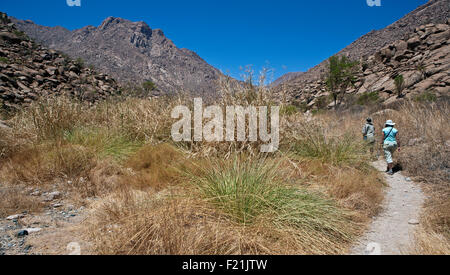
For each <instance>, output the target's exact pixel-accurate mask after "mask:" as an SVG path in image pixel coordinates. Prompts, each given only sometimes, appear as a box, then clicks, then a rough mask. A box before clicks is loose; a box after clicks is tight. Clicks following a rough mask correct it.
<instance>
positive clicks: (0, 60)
mask: <svg viewBox="0 0 450 275" xmlns="http://www.w3.org/2000/svg"><path fill="white" fill-rule="evenodd" d="M0 63H5V64H8V63H9V60H8V58H6V57H0Z"/></svg>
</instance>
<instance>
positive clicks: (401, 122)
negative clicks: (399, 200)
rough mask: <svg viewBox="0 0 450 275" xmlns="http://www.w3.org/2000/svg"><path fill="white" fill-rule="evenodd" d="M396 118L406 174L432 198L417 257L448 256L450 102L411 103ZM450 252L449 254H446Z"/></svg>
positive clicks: (423, 219)
mask: <svg viewBox="0 0 450 275" xmlns="http://www.w3.org/2000/svg"><path fill="white" fill-rule="evenodd" d="M398 112H399V115H398V117H396V118H395V119H396V121H397V122H398V128H399V129H400V134H401V140H402V141H403V145H404V147H403V150H402V152H401V153H400V154H399V155H398V157H399V162H400V163H401V165H402V168H403V169H404V170H406V172H407V173H408V174H409V175H411V176H413V177H414V178H415V179H416V180H417V181H421V182H423V183H424V187H425V188H424V190H425V191H426V192H427V193H428V194H429V198H428V200H427V201H426V203H425V209H424V213H423V215H422V224H423V227H422V229H421V230H420V231H419V232H418V233H417V234H416V239H417V242H416V247H415V248H414V250H413V251H414V253H421V254H442V253H443V252H445V251H446V253H445V254H448V251H449V250H448V247H450V203H449V200H448V198H449V197H450V169H449V167H450V162H449V161H450V148H449V143H450V123H449V122H448V117H449V116H450V108H449V104H448V102H447V101H443V102H437V103H412V102H407V103H405V104H403V105H402V106H400V108H399V110H398ZM445 249H447V250H445Z"/></svg>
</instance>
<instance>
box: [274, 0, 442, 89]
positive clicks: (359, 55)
mask: <svg viewBox="0 0 450 275" xmlns="http://www.w3.org/2000/svg"><path fill="white" fill-rule="evenodd" d="M449 17H450V0H430V1H429V2H428V3H426V4H425V5H423V6H420V7H419V8H417V9H416V10H414V11H412V12H411V13H409V14H407V15H406V16H404V17H403V18H401V19H400V20H398V21H397V22H395V23H393V24H391V25H389V26H387V27H386V28H384V29H382V30H374V31H371V32H369V33H368V34H366V35H364V36H362V37H360V38H359V39H358V40H356V41H355V42H353V43H352V44H350V45H349V46H347V47H346V48H344V49H343V50H341V51H340V52H338V53H337V55H347V56H348V57H349V58H350V59H354V60H360V59H367V58H368V56H370V55H374V54H375V52H377V51H378V50H380V49H381V48H383V47H385V46H387V45H389V44H392V43H393V42H395V41H396V40H399V39H406V38H407V37H408V36H409V35H410V34H411V33H412V32H414V30H415V29H416V28H417V27H419V26H421V25H426V24H439V23H445V22H446V21H447V18H449ZM326 68H327V61H323V62H322V63H320V64H319V65H317V66H315V67H314V68H311V69H310V70H308V71H307V72H306V73H303V74H299V75H297V76H296V77H295V78H287V81H282V79H280V80H278V81H277V83H278V89H286V90H287V91H289V92H294V91H295V90H297V91H298V90H302V89H303V88H304V87H303V86H304V85H306V83H311V82H315V81H317V80H319V79H321V77H322V76H323V74H324V72H325V71H326ZM282 78H283V77H282ZM283 86H284V87H283Z"/></svg>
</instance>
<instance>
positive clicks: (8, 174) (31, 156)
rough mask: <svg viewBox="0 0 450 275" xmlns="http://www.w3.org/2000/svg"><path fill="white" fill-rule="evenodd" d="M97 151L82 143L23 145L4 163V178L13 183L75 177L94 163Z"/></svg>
mask: <svg viewBox="0 0 450 275" xmlns="http://www.w3.org/2000/svg"><path fill="white" fill-rule="evenodd" d="M93 157H94V155H93V154H92V152H90V151H89V150H87V149H86V148H84V147H82V146H75V145H62V144H50V145H45V144H43V145H41V146H36V147H29V148H26V149H23V150H22V151H21V152H20V153H16V154H14V155H13V156H12V157H11V158H10V159H9V160H8V161H6V162H5V163H4V167H3V169H2V178H4V179H5V180H7V181H9V182H10V183H31V184H40V183H46V182H50V181H52V180H54V179H57V178H75V177H78V176H81V175H84V174H86V173H87V172H88V171H90V169H91V168H92V167H93V165H94V159H93Z"/></svg>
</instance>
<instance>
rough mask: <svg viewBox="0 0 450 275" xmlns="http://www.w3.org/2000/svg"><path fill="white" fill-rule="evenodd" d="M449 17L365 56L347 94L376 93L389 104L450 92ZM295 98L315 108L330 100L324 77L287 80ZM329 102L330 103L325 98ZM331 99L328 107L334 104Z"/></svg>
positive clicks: (418, 29) (291, 95)
mask: <svg viewBox="0 0 450 275" xmlns="http://www.w3.org/2000/svg"><path fill="white" fill-rule="evenodd" d="M449 24H450V19H449V20H447V22H446V24H436V25H435V24H427V25H422V26H419V27H418V28H416V29H415V30H414V32H413V33H412V34H410V35H409V36H408V37H407V38H405V39H403V40H398V41H395V42H394V43H392V44H389V45H387V46H385V47H383V48H382V49H380V50H378V51H377V52H376V53H375V54H374V55H371V56H369V57H367V58H362V59H361V63H360V68H359V73H358V75H357V79H358V82H357V83H356V84H355V86H354V87H350V88H349V89H348V90H347V91H346V94H347V96H346V97H347V98H352V96H353V98H355V97H356V98H358V97H359V98H361V96H362V95H364V94H367V93H376V97H379V100H378V101H382V102H384V104H389V103H392V102H395V101H397V100H399V99H401V98H415V97H417V96H418V95H420V94H424V93H427V94H428V95H431V96H433V97H448V96H449V95H450V45H449V41H450V25H449ZM399 75H401V76H403V79H404V84H403V90H402V91H401V94H400V95H399V92H398V90H397V87H396V85H395V78H396V77H397V76H399ZM285 87H287V94H288V95H289V96H290V99H291V100H292V101H294V102H299V103H303V104H307V106H308V107H310V108H312V107H314V106H317V105H319V104H321V105H322V106H321V107H324V106H323V104H324V100H329V99H330V98H329V96H328V95H329V94H328V90H327V87H326V85H325V83H324V81H323V80H317V81H314V82H309V83H304V84H303V85H294V84H292V85H291V84H285ZM326 103H327V104H328V103H329V101H328V102H326ZM333 104H334V102H331V103H330V104H329V105H328V107H332V106H333Z"/></svg>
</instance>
